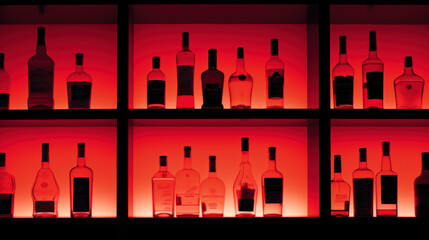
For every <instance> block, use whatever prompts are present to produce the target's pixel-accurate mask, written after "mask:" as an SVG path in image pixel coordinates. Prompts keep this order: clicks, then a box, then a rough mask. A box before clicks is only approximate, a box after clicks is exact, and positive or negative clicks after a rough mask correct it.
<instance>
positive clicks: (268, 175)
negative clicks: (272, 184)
mask: <svg viewBox="0 0 429 240" xmlns="http://www.w3.org/2000/svg"><path fill="white" fill-rule="evenodd" d="M261 178H262V179H265V178H283V174H282V173H281V172H279V171H278V170H270V169H269V170H266V171H265V172H263V173H262V175H261Z"/></svg>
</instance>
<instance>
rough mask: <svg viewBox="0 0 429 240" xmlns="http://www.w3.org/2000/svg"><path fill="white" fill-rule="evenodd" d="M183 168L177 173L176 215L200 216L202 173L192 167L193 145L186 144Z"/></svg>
mask: <svg viewBox="0 0 429 240" xmlns="http://www.w3.org/2000/svg"><path fill="white" fill-rule="evenodd" d="M184 150H185V157H184V161H183V163H184V164H183V169H181V170H179V171H178V172H177V173H176V216H177V217H199V216H200V174H199V173H198V172H197V171H195V170H194V169H192V158H191V147H189V146H185V147H184Z"/></svg>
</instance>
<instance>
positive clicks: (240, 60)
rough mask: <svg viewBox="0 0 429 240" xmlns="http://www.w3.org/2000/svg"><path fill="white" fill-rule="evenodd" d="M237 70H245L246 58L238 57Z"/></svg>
mask: <svg viewBox="0 0 429 240" xmlns="http://www.w3.org/2000/svg"><path fill="white" fill-rule="evenodd" d="M235 71H236V72H245V71H246V70H245V69H244V58H237V68H236V70H235Z"/></svg>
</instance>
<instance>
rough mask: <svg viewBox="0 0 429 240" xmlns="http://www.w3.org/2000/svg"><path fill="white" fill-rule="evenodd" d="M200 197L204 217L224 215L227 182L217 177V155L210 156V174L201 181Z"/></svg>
mask: <svg viewBox="0 0 429 240" xmlns="http://www.w3.org/2000/svg"><path fill="white" fill-rule="evenodd" d="M200 197H201V212H202V215H203V217H223V212H224V206H225V184H224V183H223V181H222V180H221V179H220V178H218V177H217V173H216V156H209V176H208V177H207V178H206V179H204V180H203V181H202V182H201V186H200Z"/></svg>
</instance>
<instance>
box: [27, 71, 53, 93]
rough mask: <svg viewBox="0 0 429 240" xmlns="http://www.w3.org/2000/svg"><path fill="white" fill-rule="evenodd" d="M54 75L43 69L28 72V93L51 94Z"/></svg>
mask: <svg viewBox="0 0 429 240" xmlns="http://www.w3.org/2000/svg"><path fill="white" fill-rule="evenodd" d="M53 86H54V73H53V72H51V71H46V70H43V69H40V68H38V69H35V70H32V71H29V72H28V89H29V92H30V93H50V94H52V92H53Z"/></svg>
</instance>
